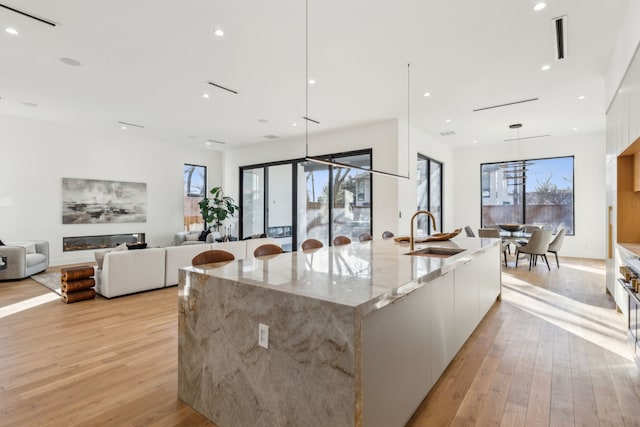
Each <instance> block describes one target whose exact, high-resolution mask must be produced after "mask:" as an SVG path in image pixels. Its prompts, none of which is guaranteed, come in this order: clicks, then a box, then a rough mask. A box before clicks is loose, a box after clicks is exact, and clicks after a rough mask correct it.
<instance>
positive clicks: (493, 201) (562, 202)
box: [481, 156, 574, 235]
mask: <svg viewBox="0 0 640 427" xmlns="http://www.w3.org/2000/svg"><path fill="white" fill-rule="evenodd" d="M573 161H574V159H573V156H570V157H555V158H548V159H530V160H514V161H509V162H502V163H484V164H482V165H481V174H482V180H481V181H482V188H481V191H482V198H481V200H482V202H481V203H482V226H483V227H484V226H487V225H493V224H509V223H517V224H534V225H541V226H543V227H544V228H547V229H552V230H555V229H557V228H558V227H559V226H560V225H562V226H563V227H564V228H565V229H566V230H567V234H568V235H573V234H574V177H573Z"/></svg>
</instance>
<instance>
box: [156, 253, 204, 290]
mask: <svg viewBox="0 0 640 427" xmlns="http://www.w3.org/2000/svg"><path fill="white" fill-rule="evenodd" d="M211 247H212V245H207V244H202V245H182V246H170V247H168V248H166V249H165V251H166V260H165V273H164V282H165V286H173V285H177V284H178V270H180V269H181V268H182V267H188V266H190V265H191V260H192V259H193V257H195V256H196V255H198V254H199V253H202V252H204V251H208V250H209V249H211Z"/></svg>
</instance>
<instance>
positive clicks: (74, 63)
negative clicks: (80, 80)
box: [60, 58, 82, 67]
mask: <svg viewBox="0 0 640 427" xmlns="http://www.w3.org/2000/svg"><path fill="white" fill-rule="evenodd" d="M60 62H62V63H63V64H66V65H70V66H72V67H79V66H81V65H82V63H80V61H76V60H75V59H73V58H60Z"/></svg>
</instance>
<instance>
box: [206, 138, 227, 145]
mask: <svg viewBox="0 0 640 427" xmlns="http://www.w3.org/2000/svg"><path fill="white" fill-rule="evenodd" d="M207 141H209V142H213V143H215V144H226V142H224V141H216V140H215V139H207Z"/></svg>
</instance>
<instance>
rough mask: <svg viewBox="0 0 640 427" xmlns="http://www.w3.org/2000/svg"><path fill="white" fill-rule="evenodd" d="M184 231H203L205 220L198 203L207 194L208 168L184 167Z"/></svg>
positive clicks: (187, 165) (186, 165)
mask: <svg viewBox="0 0 640 427" xmlns="http://www.w3.org/2000/svg"><path fill="white" fill-rule="evenodd" d="M183 180H184V229H185V230H187V231H189V230H202V229H203V228H204V220H203V219H202V214H201V213H200V206H198V202H200V200H202V199H203V198H204V196H205V194H206V192H207V167H206V166H198V165H189V164H185V165H184V170H183Z"/></svg>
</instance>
